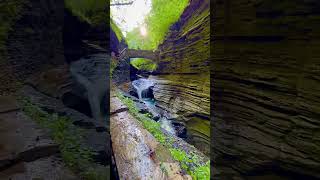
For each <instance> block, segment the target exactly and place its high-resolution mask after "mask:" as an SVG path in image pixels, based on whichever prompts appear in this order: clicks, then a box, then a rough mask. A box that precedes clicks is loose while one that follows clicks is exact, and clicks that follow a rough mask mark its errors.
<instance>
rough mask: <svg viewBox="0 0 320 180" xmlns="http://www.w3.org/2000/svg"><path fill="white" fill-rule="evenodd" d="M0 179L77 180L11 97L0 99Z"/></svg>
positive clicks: (39, 129) (47, 140)
mask: <svg viewBox="0 0 320 180" xmlns="http://www.w3.org/2000/svg"><path fill="white" fill-rule="evenodd" d="M0 124H1V126H0V179H1V180H2V179H3V180H8V179H11V180H20V179H21V180H22V179H23V180H29V179H39V180H40V179H43V180H44V179H45V180H59V179H65V180H73V179H75V180H76V179H78V178H77V177H76V175H74V174H73V173H72V172H71V171H70V170H69V169H68V168H67V167H65V165H64V163H63V162H62V159H61V157H60V156H59V148H58V145H56V144H55V143H54V142H53V141H52V140H51V139H50V137H49V134H48V132H47V131H46V130H44V129H42V128H40V127H39V126H38V125H37V124H36V123H35V122H34V121H33V120H31V119H29V118H28V117H27V116H26V115H25V114H24V113H23V112H22V111H21V110H20V108H19V106H18V103H17V102H16V100H15V98H14V97H9V96H7V97H0Z"/></svg>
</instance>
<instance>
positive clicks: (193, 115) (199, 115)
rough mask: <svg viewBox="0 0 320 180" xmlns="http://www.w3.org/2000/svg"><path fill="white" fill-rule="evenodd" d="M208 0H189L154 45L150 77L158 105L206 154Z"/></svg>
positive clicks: (208, 85)
mask: <svg viewBox="0 0 320 180" xmlns="http://www.w3.org/2000/svg"><path fill="white" fill-rule="evenodd" d="M209 41H210V11H209V0H191V1H190V4H189V6H188V7H187V8H186V9H185V10H184V12H183V14H182V15H181V17H180V19H179V21H178V22H176V23H175V24H173V25H172V26H171V27H170V30H169V32H168V34H167V36H166V38H165V41H164V42H163V43H162V44H161V45H160V46H159V47H158V50H157V51H158V52H159V56H160V60H159V61H158V62H157V64H158V69H157V70H156V72H155V73H154V76H152V77H151V78H152V79H153V80H154V81H155V82H156V85H155V87H154V89H153V92H154V97H155V99H156V100H157V101H158V105H159V106H160V107H162V108H164V109H166V110H168V111H169V112H170V113H171V114H173V116H174V117H173V118H175V119H179V120H182V121H184V122H185V123H186V124H187V127H188V132H189V133H190V134H189V135H190V136H189V137H190V139H189V140H188V141H190V142H191V141H192V142H194V143H198V145H199V146H197V147H198V148H199V149H202V150H203V151H204V152H207V153H209V139H210V138H209V137H210V132H209V128H202V127H209V124H210V123H209V116H210V73H209V72H210V68H209V64H210V63H209V62H210V60H209V53H210V49H209V47H210V46H209Z"/></svg>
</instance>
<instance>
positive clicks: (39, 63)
mask: <svg viewBox="0 0 320 180" xmlns="http://www.w3.org/2000/svg"><path fill="white" fill-rule="evenodd" d="M1 3H3V2H1ZM4 3H9V2H4ZM23 4H24V5H23V7H22V9H21V12H20V13H19V14H20V16H19V17H20V18H19V19H17V21H16V22H15V23H14V24H13V26H12V27H10V29H11V31H10V32H9V33H8V38H7V39H6V43H5V49H6V53H5V55H4V56H2V58H3V59H1V60H0V68H1V72H0V82H1V86H0V94H9V93H12V92H15V91H16V90H17V88H19V86H20V85H19V82H23V81H24V80H25V79H26V78H28V77H30V75H34V74H37V73H39V72H41V71H42V70H43V69H45V68H47V67H53V66H56V65H59V64H62V63H63V61H64V56H63V53H64V52H63V41H62V36H63V33H62V28H63V20H64V19H63V12H64V11H63V7H64V2H63V1H61V0H60V1H53V0H49V1H43V0H42V1H39V2H38V1H37V2H36V1H26V2H24V3H23ZM6 16H7V15H4V17H6ZM53 47H54V48H53Z"/></svg>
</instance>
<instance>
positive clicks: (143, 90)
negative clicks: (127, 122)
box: [132, 78, 154, 100]
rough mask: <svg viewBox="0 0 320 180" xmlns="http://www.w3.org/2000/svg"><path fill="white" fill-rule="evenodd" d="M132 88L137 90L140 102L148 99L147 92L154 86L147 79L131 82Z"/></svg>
mask: <svg viewBox="0 0 320 180" xmlns="http://www.w3.org/2000/svg"><path fill="white" fill-rule="evenodd" d="M132 85H133V87H134V88H135V89H136V90H137V93H138V96H139V99H140V100H143V98H148V91H149V89H150V88H151V87H153V86H154V83H153V82H152V81H150V80H148V79H143V78H141V79H138V80H134V81H133V82H132Z"/></svg>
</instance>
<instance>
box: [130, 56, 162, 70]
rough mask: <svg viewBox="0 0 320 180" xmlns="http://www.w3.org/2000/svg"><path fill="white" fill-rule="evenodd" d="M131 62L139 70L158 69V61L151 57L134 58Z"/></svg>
mask: <svg viewBox="0 0 320 180" xmlns="http://www.w3.org/2000/svg"><path fill="white" fill-rule="evenodd" d="M130 64H131V65H132V66H133V67H135V68H137V69H139V70H145V71H154V70H156V69H157V64H156V63H154V62H153V61H152V60H150V59H145V58H133V59H132V60H131V61H130Z"/></svg>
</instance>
